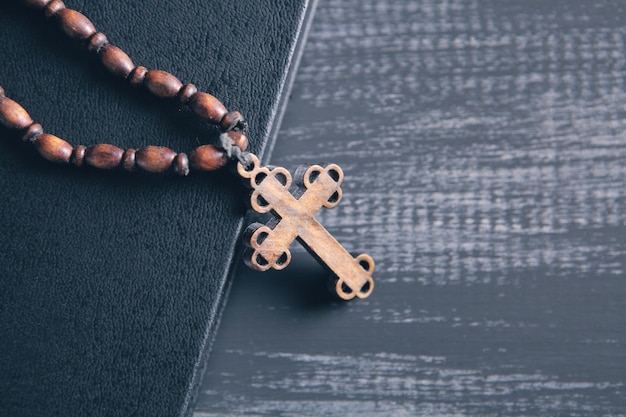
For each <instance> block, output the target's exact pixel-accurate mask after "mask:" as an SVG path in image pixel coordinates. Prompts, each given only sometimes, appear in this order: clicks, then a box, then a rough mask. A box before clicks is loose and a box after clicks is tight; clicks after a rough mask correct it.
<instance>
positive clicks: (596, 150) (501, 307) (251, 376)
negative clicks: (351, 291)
mask: <svg viewBox="0 0 626 417" xmlns="http://www.w3.org/2000/svg"><path fill="white" fill-rule="evenodd" d="M625 15H626V7H625V6H624V3H623V2H621V1H619V0H610V1H603V2H597V1H591V0H589V1H580V2H572V1H569V0H558V1H556V0H555V1H513V0H505V1H503V0H491V1H469V0H458V1H440V0H424V1H414V0H398V1H388V0H320V4H319V7H318V10H317V14H316V17H315V20H314V22H313V27H312V31H311V33H310V37H309V40H308V44H307V46H306V48H305V51H304V58H303V61H302V64H301V67H300V70H299V73H298V77H297V79H296V82H295V85H294V89H293V92H292V99H291V102H290V104H289V108H288V110H287V114H286V116H285V119H284V122H283V124H282V129H281V132H280V136H279V139H278V141H277V143H276V147H275V151H274V152H273V154H272V156H271V162H272V163H273V164H276V165H284V166H287V167H290V168H291V169H293V168H294V167H295V166H297V165H298V164H300V163H304V162H307V161H332V162H336V163H338V164H339V165H341V166H342V167H343V169H344V171H345V174H346V178H345V182H344V185H343V191H344V198H343V202H342V204H340V205H339V206H338V207H337V208H334V209H332V210H325V211H322V212H321V213H320V215H319V216H318V217H319V219H320V221H321V222H322V223H323V224H324V225H325V226H326V227H327V228H328V229H329V230H330V231H331V232H332V233H333V234H334V235H335V236H336V237H337V239H338V240H339V241H340V242H342V243H343V244H344V245H345V246H346V247H347V248H348V250H349V251H351V252H352V251H354V252H361V251H364V252H367V253H369V254H371V255H372V256H373V257H374V259H375V260H376V262H377V265H376V272H375V281H376V288H375V290H374V293H373V294H372V296H371V297H370V298H368V299H366V300H359V301H352V302H348V303H344V302H338V301H336V300H333V299H332V298H330V297H329V296H328V295H327V293H326V292H325V290H324V285H325V281H324V272H323V270H321V269H320V268H319V266H318V265H317V264H316V262H315V261H313V260H312V259H311V258H310V257H309V256H308V254H306V253H305V252H304V251H302V250H297V249H294V252H295V253H294V260H293V261H292V265H290V266H289V267H288V268H287V269H286V270H284V271H282V272H280V273H264V274H261V273H254V272H250V271H247V270H245V268H244V267H242V268H240V270H239V271H238V273H237V275H236V277H235V279H234V285H233V287H232V291H231V294H230V300H229V304H228V305H227V307H226V311H225V313H224V316H223V320H222V323H221V328H220V331H219V333H218V338H217V340H216V342H215V345H214V350H213V353H212V356H211V359H210V361H209V363H208V370H207V373H206V376H205V380H204V384H203V387H202V390H201V393H200V396H199V398H198V402H197V405H196V413H195V415H196V417H201V416H202V417H206V416H231V415H232V416H240V415H244V414H246V415H272V416H304V415H315V416H331V415H332V416H379V415H380V416H415V415H420V416H460V415H471V416H495V415H498V416H500V415H507V416H522V415H524V416H527V415H568V416H604V415H611V416H618V415H626V385H625V384H626V324H625V322H624V318H625V317H626V273H625V270H626V225H625V223H626V145H625V143H626V107H625V103H626V85H625V83H624V80H625V75H626V56H625V55H626V48H625V40H626V24H625V23H624V16H625Z"/></svg>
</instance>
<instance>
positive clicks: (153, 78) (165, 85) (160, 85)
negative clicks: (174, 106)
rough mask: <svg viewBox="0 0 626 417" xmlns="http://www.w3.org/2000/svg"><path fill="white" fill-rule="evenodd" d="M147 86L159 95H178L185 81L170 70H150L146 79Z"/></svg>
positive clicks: (169, 96) (170, 96) (165, 96)
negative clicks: (181, 80)
mask: <svg viewBox="0 0 626 417" xmlns="http://www.w3.org/2000/svg"><path fill="white" fill-rule="evenodd" d="M144 84H145V86H146V88H147V89H148V90H149V91H150V92H151V93H152V94H154V95H155V96H157V97H164V98H172V97H176V95H177V94H178V92H179V91H180V89H181V87H182V86H183V83H182V82H180V80H179V79H178V78H176V77H175V76H173V75H172V74H170V73H169V72H165V71H161V70H149V71H148V73H147V74H146V79H145V80H144Z"/></svg>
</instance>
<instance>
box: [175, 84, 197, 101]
mask: <svg viewBox="0 0 626 417" xmlns="http://www.w3.org/2000/svg"><path fill="white" fill-rule="evenodd" d="M197 92H198V88H196V86H195V85H193V84H185V85H184V86H183V88H181V89H180V91H179V92H178V101H179V102H180V104H187V103H188V102H189V100H190V99H191V97H193V96H194V94H196V93H197Z"/></svg>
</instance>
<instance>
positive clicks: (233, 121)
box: [220, 110, 248, 132]
mask: <svg viewBox="0 0 626 417" xmlns="http://www.w3.org/2000/svg"><path fill="white" fill-rule="evenodd" d="M220 127H221V128H222V130H223V131H224V132H227V131H229V130H236V131H240V132H241V131H245V130H246V129H247V128H248V122H246V119H244V117H243V116H242V115H241V113H239V112H238V111H236V110H235V111H229V112H228V113H227V114H226V115H225V116H224V117H222V120H221V121H220Z"/></svg>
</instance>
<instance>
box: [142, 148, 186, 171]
mask: <svg viewBox="0 0 626 417" xmlns="http://www.w3.org/2000/svg"><path fill="white" fill-rule="evenodd" d="M135 158H136V161H137V166H138V167H139V168H141V169H143V170H144V171H148V172H164V171H167V170H168V169H169V168H170V167H171V166H172V162H173V161H174V158H176V152H174V151H173V150H171V149H170V148H166V147H164V146H146V147H144V148H141V149H139V150H138V151H137V154H136V156H135Z"/></svg>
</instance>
